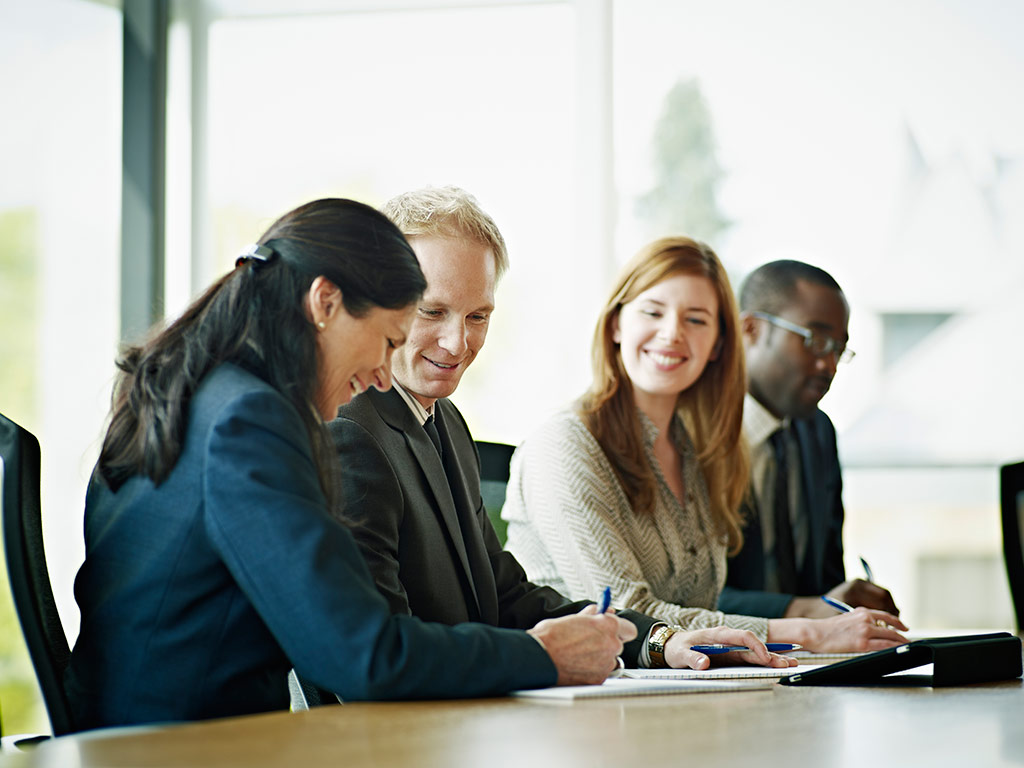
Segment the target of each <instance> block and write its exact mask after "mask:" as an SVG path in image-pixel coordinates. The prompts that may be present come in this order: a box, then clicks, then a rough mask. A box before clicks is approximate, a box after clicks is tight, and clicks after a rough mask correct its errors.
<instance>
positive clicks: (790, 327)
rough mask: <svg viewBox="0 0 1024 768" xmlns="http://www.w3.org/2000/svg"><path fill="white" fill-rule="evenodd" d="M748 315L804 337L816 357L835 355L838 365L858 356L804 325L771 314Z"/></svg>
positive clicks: (752, 313) (807, 346)
mask: <svg viewBox="0 0 1024 768" xmlns="http://www.w3.org/2000/svg"><path fill="white" fill-rule="evenodd" d="M747 314H748V315H750V316H751V317H756V318H758V319H759V320H764V321H765V322H766V323H771V324H772V325H774V326H776V327H777V328H781V329H782V330H784V331H789V332H790V333H795V334H796V335H797V336H801V337H803V340H804V346H805V347H806V348H807V349H809V350H810V351H811V353H812V354H813V355H814V356H815V357H828V356H829V355H835V358H836V362H837V363H849V362H850V361H851V360H853V358H854V357H856V356H857V353H856V352H854V351H853V350H852V349H850V348H849V347H847V346H845V345H842V346H840V343H839V342H838V341H836V340H835V339H833V338H832V337H831V336H826V335H825V334H823V333H815V332H814V331H812V330H811V329H810V328H804V326H802V325H797V324H796V323H791V322H790V321H789V320H786V319H785V318H782V317H779V316H777V315H772V314H769V313H768V312H748V313H747Z"/></svg>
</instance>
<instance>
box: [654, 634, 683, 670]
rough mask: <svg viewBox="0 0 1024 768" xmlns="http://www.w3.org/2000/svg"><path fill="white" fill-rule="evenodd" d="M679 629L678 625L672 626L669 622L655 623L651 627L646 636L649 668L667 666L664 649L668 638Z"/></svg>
mask: <svg viewBox="0 0 1024 768" xmlns="http://www.w3.org/2000/svg"><path fill="white" fill-rule="evenodd" d="M679 630H680V627H674V626H672V625H670V624H656V625H654V627H653V628H652V629H651V634H650V636H649V637H648V638H647V661H648V666H649V667H650V668H651V669H659V668H663V667H667V666H669V663H668V661H667V660H666V658H665V653H666V649H667V646H668V643H669V640H671V639H672V637H673V635H675V634H676V632H679Z"/></svg>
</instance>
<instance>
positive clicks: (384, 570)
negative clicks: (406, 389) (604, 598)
mask: <svg viewBox="0 0 1024 768" xmlns="http://www.w3.org/2000/svg"><path fill="white" fill-rule="evenodd" d="M434 409H435V410H434V413H435V418H437V414H439V415H440V419H439V422H440V426H441V428H440V429H439V432H440V433H441V434H440V438H441V443H442V450H443V453H444V456H445V460H444V465H442V462H441V458H440V457H439V456H438V453H437V450H436V449H435V448H434V446H433V444H432V443H431V442H430V438H429V437H428V436H427V433H426V431H425V430H424V429H423V427H422V425H420V423H419V422H418V420H417V419H416V418H415V416H414V415H413V413H412V411H411V410H410V408H409V406H408V405H407V404H406V402H405V400H404V399H403V398H402V395H401V394H400V393H399V392H398V391H397V390H391V391H389V392H378V391H376V390H373V389H371V390H368V391H367V392H365V393H363V394H361V395H359V396H358V397H356V398H355V399H353V400H352V402H350V403H349V404H347V405H344V406H342V408H341V409H340V410H339V412H338V418H336V419H335V420H334V421H332V422H331V423H330V424H329V425H328V428H329V429H330V432H331V436H332V437H333V438H334V443H335V447H336V448H337V450H338V458H339V461H340V464H341V474H342V487H343V489H344V492H343V494H342V496H343V503H344V505H345V506H344V513H345V514H346V515H347V516H348V517H349V518H350V519H352V520H353V521H354V525H353V527H352V532H353V534H354V535H355V537H356V541H357V542H358V543H359V546H360V547H361V549H362V551H363V554H364V556H365V557H366V560H367V562H368V563H369V565H370V572H371V573H372V574H373V577H374V579H375V580H376V583H377V587H378V589H380V591H381V593H382V594H383V595H384V597H385V598H387V601H388V605H389V606H390V608H391V610H392V611H395V612H396V613H401V614H412V615H414V616H419V617H420V618H422V619H426V620H429V621H440V622H444V623H445V624H455V623H458V622H463V621H479V622H484V623H486V624H492V625H494V626H500V627H512V628H519V629H529V628H530V627H533V626H534V625H535V624H537V622H539V621H541V620H543V619H547V618H553V617H557V616H563V615H566V614H571V613H576V612H578V611H580V610H581V609H582V608H583V607H584V606H586V605H587V604H588V603H590V602H592V601H587V600H585V601H580V602H570V601H569V600H568V599H567V598H566V597H564V596H562V595H561V594H559V593H558V592H556V591H555V590H553V589H551V588H550V587H542V586H537V585H536V584H533V583H532V582H530V581H529V580H528V579H527V577H526V572H525V571H524V570H523V567H522V566H521V565H520V564H519V562H518V561H517V560H516V559H515V557H514V556H513V555H512V554H511V553H510V552H507V551H506V550H504V549H502V546H501V543H500V542H499V541H498V537H497V535H496V534H495V532H494V526H493V525H492V524H491V521H490V518H489V517H488V516H487V512H486V510H485V508H484V503H483V499H482V497H481V494H480V457H479V455H478V453H477V450H476V444H475V443H474V442H473V438H472V436H471V435H470V432H469V428H468V427H467V426H466V422H465V420H464V419H463V418H462V414H461V413H459V411H458V409H457V408H456V407H455V406H454V405H453V404H452V403H451V401H449V400H448V399H446V398H442V399H440V400H438V401H437V402H436V403H435V405H434ZM595 597H596V595H595ZM619 615H621V616H622V617H623V618H626V619H629V620H630V621H632V622H633V623H634V624H636V625H637V630H638V638H637V640H634V641H633V642H632V643H630V644H628V645H627V647H626V650H625V651H624V653H623V657H624V658H625V659H626V660H627V661H629V662H631V663H635V661H636V657H637V655H638V654H639V652H640V644H641V643H642V642H643V641H644V640H645V639H646V636H647V633H648V631H649V629H650V627H651V626H652V625H653V624H654V620H653V619H650V618H649V617H646V616H643V615H641V614H638V613H636V612H634V611H621V612H619Z"/></svg>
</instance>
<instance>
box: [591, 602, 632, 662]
mask: <svg viewBox="0 0 1024 768" xmlns="http://www.w3.org/2000/svg"><path fill="white" fill-rule="evenodd" d="M611 604H612V588H611V587H605V588H604V589H603V590H602V591H601V599H600V600H598V601H597V612H598V613H599V614H601V613H608V609H609V608H610V607H611ZM615 663H616V665H617V667H616V669H615V670H614V671H613V672H612V673H611V674H610V675H609V677H618V676H619V674H621V672H622V670H623V669H624V668H625V666H626V665H625V664H624V663H623V662H622V657H621V656H616V657H615Z"/></svg>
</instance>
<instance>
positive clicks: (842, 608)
mask: <svg viewBox="0 0 1024 768" xmlns="http://www.w3.org/2000/svg"><path fill="white" fill-rule="evenodd" d="M821 599H822V600H824V601H825V602H826V603H828V604H829V605H831V606H832V607H833V608H835V609H836V610H837V611H839V612H840V613H849V612H850V611H852V610H853V606H852V605H848V604H846V603H844V602H843V601H842V600H836V599H835V598H834V597H829V596H828V595H822V596H821Z"/></svg>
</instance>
